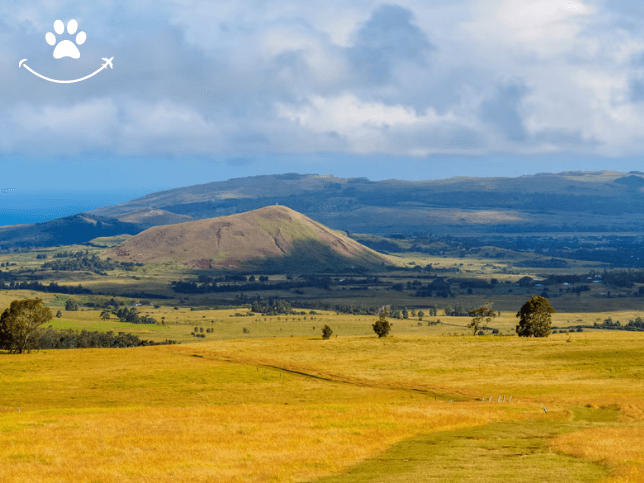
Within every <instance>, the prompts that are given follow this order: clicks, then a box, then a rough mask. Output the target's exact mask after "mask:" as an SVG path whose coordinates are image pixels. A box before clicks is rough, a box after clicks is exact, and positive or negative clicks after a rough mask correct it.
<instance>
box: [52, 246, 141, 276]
mask: <svg viewBox="0 0 644 483" xmlns="http://www.w3.org/2000/svg"><path fill="white" fill-rule="evenodd" d="M56 258H60V257H56ZM135 266H143V264H142V263H134V262H117V261H114V260H111V259H109V258H108V259H107V260H101V259H100V258H99V257H98V256H97V255H96V254H95V253H93V254H92V255H89V253H88V252H87V251H85V252H83V251H80V252H76V253H74V254H73V255H71V256H70V257H68V258H64V259H62V260H52V261H51V262H45V263H43V266H42V268H43V269H45V270H58V271H61V270H65V271H83V272H94V273H96V274H98V275H105V274H106V271H107V270H115V269H117V268H120V269H122V270H134V267H135Z"/></svg>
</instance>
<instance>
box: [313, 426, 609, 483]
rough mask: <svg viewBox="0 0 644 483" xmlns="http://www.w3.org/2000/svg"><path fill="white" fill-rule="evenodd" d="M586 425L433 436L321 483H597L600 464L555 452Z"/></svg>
mask: <svg viewBox="0 0 644 483" xmlns="http://www.w3.org/2000/svg"><path fill="white" fill-rule="evenodd" d="M580 427H581V426H580V423H572V422H570V423H561V422H558V423H553V422H552V421H522V422H511V423H507V422H503V423H493V424H490V425H487V426H484V427H478V428H468V429H459V430H456V431H446V432H440V433H434V434H429V435H425V436H421V437H416V438H412V439H409V440H407V441H403V442H400V443H398V444H396V445H395V446H393V447H392V448H390V449H389V450H388V451H386V452H385V453H383V454H381V455H378V456H377V457H375V458H371V459H368V460H366V461H365V462H363V463H362V464H359V465H357V466H355V467H354V468H351V469H350V470H348V471H346V472H345V473H343V474H340V475H335V476H330V477H326V478H322V479H320V480H318V483H358V482H368V481H378V482H380V483H394V482H414V481H423V482H462V481H467V482H508V481H515V482H525V481H538V482H566V483H581V482H593V481H597V480H598V479H599V478H602V477H606V476H608V475H609V470H608V469H607V468H606V467H605V466H602V465H600V464H597V463H593V462H591V461H588V460H584V459H580V458H575V457H572V456H568V455H565V454H562V453H558V452H555V451H553V450H552V449H551V447H550V445H549V441H550V440H551V439H552V438H554V437H556V436H558V435H560V434H564V433H568V432H572V431H576V430H579V428H580Z"/></svg>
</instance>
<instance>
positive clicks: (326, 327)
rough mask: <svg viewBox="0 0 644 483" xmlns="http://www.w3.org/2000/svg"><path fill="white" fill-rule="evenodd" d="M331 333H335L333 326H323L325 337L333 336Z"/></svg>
mask: <svg viewBox="0 0 644 483" xmlns="http://www.w3.org/2000/svg"><path fill="white" fill-rule="evenodd" d="M331 334H333V330H331V327H329V326H328V325H325V326H324V327H322V338H323V339H328V338H329V337H331Z"/></svg>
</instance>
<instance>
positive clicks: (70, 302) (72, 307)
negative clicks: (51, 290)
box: [65, 299, 78, 312]
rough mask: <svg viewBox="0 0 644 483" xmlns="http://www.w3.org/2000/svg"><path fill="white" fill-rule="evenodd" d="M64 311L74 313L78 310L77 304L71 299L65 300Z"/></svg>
mask: <svg viewBox="0 0 644 483" xmlns="http://www.w3.org/2000/svg"><path fill="white" fill-rule="evenodd" d="M65 310H68V311H70V312H73V311H76V310H78V304H77V303H76V302H75V301H74V300H72V299H67V302H65Z"/></svg>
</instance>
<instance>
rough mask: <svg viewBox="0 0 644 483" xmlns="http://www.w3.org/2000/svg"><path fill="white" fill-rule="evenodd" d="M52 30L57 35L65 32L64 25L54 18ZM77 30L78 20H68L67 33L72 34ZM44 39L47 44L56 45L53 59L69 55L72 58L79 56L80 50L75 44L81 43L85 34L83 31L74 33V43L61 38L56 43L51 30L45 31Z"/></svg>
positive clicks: (84, 38) (83, 41)
mask: <svg viewBox="0 0 644 483" xmlns="http://www.w3.org/2000/svg"><path fill="white" fill-rule="evenodd" d="M54 30H55V31H56V33H57V34H58V35H62V34H63V33H64V32H65V25H64V24H63V22H62V21H61V20H56V21H55V22H54ZM77 30H78V22H77V21H76V20H73V19H72V20H70V21H69V22H67V33H69V35H74V34H75V33H76V31H77ZM45 40H46V41H47V43H48V44H49V45H52V46H53V45H56V48H55V49H54V59H62V58H63V57H71V58H72V59H78V58H80V52H79V50H78V47H76V44H78V45H83V44H84V43H85V40H87V34H86V33H85V32H82V31H81V32H78V35H76V44H74V42H72V41H71V40H61V41H60V42H58V44H56V36H55V35H54V34H52V33H51V32H47V35H45Z"/></svg>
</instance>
